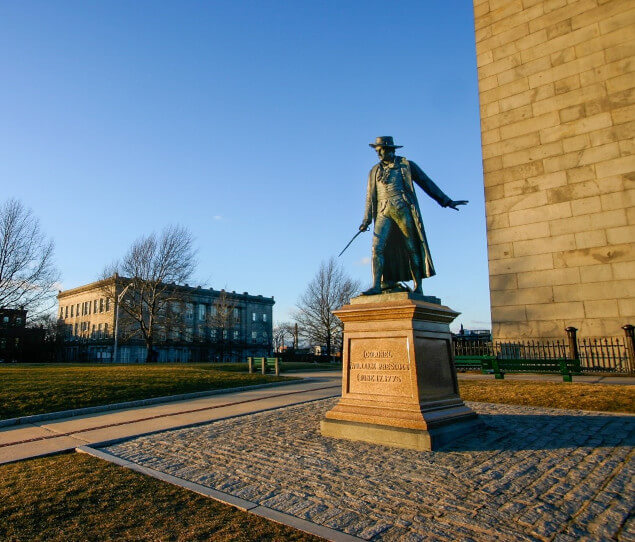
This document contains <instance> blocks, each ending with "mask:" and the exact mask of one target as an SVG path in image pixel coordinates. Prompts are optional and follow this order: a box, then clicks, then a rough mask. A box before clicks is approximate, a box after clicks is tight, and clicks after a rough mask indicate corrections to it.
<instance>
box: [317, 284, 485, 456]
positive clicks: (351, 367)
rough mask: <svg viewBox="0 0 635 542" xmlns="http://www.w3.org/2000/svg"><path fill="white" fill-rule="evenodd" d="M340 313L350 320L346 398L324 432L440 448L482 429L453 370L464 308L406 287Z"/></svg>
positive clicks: (346, 341)
mask: <svg viewBox="0 0 635 542" xmlns="http://www.w3.org/2000/svg"><path fill="white" fill-rule="evenodd" d="M335 314H336V315H337V316H338V317H339V318H340V319H341V320H342V322H344V352H343V357H342V364H343V367H342V369H343V373H342V397H341V399H340V400H339V402H338V404H337V405H335V407H334V408H333V409H332V410H330V411H329V412H327V413H326V419H325V420H324V421H322V425H321V428H322V434H323V435H324V436H329V437H335V438H345V439H349V440H359V441H365V442H375V443H377V444H384V445H389V446H400V447H403V448H410V449H415V450H435V449H438V448H439V447H440V446H443V445H445V444H447V443H448V442H450V441H451V440H452V439H454V438H457V437H458V436H460V435H463V434H465V433H466V432H471V431H473V430H475V429H476V427H477V426H478V425H479V422H478V420H477V418H476V414H475V413H474V412H473V411H472V410H471V409H470V408H469V407H467V406H466V405H465V404H464V403H463V401H461V397H460V396H459V387H458V382H457V380H456V372H455V370H454V363H453V355H452V337H451V334H450V326H449V324H450V322H452V321H453V320H454V319H455V318H456V316H457V315H458V313H457V312H455V311H453V310H452V309H450V308H448V307H445V306H443V305H441V304H437V303H430V300H429V298H425V297H424V296H422V295H417V294H414V293H412V292H402V293H390V294H381V295H374V296H360V297H357V298H354V299H352V300H351V302H350V304H349V305H345V306H344V307H342V308H341V309H340V310H338V311H335Z"/></svg>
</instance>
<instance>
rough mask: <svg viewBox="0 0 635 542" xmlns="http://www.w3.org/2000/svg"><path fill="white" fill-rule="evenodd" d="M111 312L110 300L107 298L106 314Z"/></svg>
mask: <svg viewBox="0 0 635 542" xmlns="http://www.w3.org/2000/svg"><path fill="white" fill-rule="evenodd" d="M109 310H110V298H109V297H107V298H106V312H108V311H109Z"/></svg>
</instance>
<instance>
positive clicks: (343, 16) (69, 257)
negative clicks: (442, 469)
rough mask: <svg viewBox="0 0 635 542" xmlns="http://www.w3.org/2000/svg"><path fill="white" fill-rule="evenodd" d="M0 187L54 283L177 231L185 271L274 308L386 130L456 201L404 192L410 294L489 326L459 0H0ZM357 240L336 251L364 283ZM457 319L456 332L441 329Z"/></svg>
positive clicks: (299, 275)
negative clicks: (419, 271)
mask: <svg viewBox="0 0 635 542" xmlns="http://www.w3.org/2000/svg"><path fill="white" fill-rule="evenodd" d="M0 50H2V54H1V55H0V73H1V74H2V84H1V85H0V119H1V122H0V179H1V182H2V194H3V196H2V198H3V199H5V198H6V197H17V198H19V199H20V200H22V201H23V203H24V204H25V205H27V206H28V207H30V208H31V209H32V210H33V212H34V213H35V214H36V215H37V216H38V217H39V218H40V220H41V222H42V226H43V228H44V230H45V231H46V232H47V233H48V234H49V235H50V236H51V237H53V239H54V240H55V243H56V261H57V264H58V266H59V268H60V270H61V273H62V276H63V281H62V287H63V288H64V289H67V288H72V287H75V286H78V285H81V284H84V283H87V282H90V281H92V280H95V279H96V278H97V276H98V275H99V273H100V271H101V270H102V269H103V267H104V265H105V264H107V263H109V262H110V261H112V260H113V259H115V258H117V257H120V256H122V255H123V254H124V253H125V251H126V249H127V247H128V246H129V245H130V243H131V242H132V241H133V240H134V239H135V238H137V237H138V236H139V235H141V234H145V233H149V232H151V231H153V230H159V229H161V228H162V227H163V226H164V225H166V224H169V223H180V224H182V225H185V226H187V227H188V228H189V229H190V230H191V231H192V232H193V234H194V236H195V238H196V245H197V248H198V251H199V253H198V257H199V266H198V273H197V278H196V280H195V281H193V282H196V283H203V284H205V285H206V286H211V287H214V288H218V289H220V288H223V287H225V288H228V289H229V290H237V291H240V292H242V291H249V292H250V293H256V294H258V293H260V294H263V295H268V296H275V298H276V301H277V303H276V306H275V307H274V317H275V319H276V320H286V319H288V318H289V311H290V310H292V308H293V306H294V304H295V303H296V301H297V299H298V296H299V295H300V294H301V292H302V291H303V289H304V288H305V286H306V284H307V283H308V281H309V280H310V279H311V278H312V277H313V275H314V274H315V272H316V270H317V269H318V267H319V264H320V261H322V260H325V259H328V258H329V257H330V256H332V255H337V253H338V252H339V251H340V250H341V249H342V248H343V246H344V245H345V244H346V242H348V240H349V238H350V237H351V236H352V235H353V234H354V233H355V232H356V231H357V228H358V226H359V224H360V222H361V218H362V211H363V204H364V198H365V189H366V178H367V173H368V170H369V169H370V167H371V166H372V165H373V164H374V163H375V162H376V155H375V153H374V151H373V150H372V149H371V148H370V147H369V146H368V143H370V142H371V141H373V140H374V138H375V137H376V136H378V135H392V136H394V138H395V140H396V142H397V143H398V144H402V145H404V148H403V149H400V150H399V151H398V152H399V153H400V154H402V155H403V156H406V157H408V158H409V159H411V160H414V161H415V162H417V163H418V164H419V165H420V166H421V167H422V169H423V170H424V171H425V172H426V173H427V174H428V175H429V176H430V177H431V178H432V179H433V180H434V181H435V182H436V183H437V184H438V185H439V186H440V187H441V188H442V189H443V190H444V191H445V192H446V193H447V194H448V195H449V196H450V197H452V198H454V199H468V200H470V204H469V205H468V206H467V207H465V208H463V209H462V210H461V211H460V212H459V213H457V212H455V211H452V210H450V209H443V208H441V207H439V206H438V205H437V204H436V203H435V202H434V201H433V200H431V199H430V198H428V197H427V196H426V195H425V194H424V193H423V192H421V191H418V195H419V203H420V206H421V210H422V213H423V215H424V222H425V224H426V230H427V234H428V240H429V243H430V246H431V251H432V256H433V259H434V262H435V266H436V268H437V273H438V275H437V276H436V277H433V278H431V279H428V280H426V281H424V291H425V292H426V293H428V294H434V295H437V296H439V297H441V298H442V301H443V302H444V303H445V304H447V305H449V306H451V307H452V308H453V309H455V310H457V311H460V312H461V313H463V314H462V315H461V316H460V317H459V319H457V321H456V325H457V326H458V324H459V323H460V322H462V323H463V324H464V325H465V326H466V327H471V328H481V327H488V326H489V319H490V313H489V293H488V282H487V256H486V240H485V217H484V202H483V181H482V168H481V149H480V130H479V114H478V93H477V75H476V59H475V46H474V28H473V15H472V3H471V2H470V1H468V0H445V1H443V2H436V1H435V2H433V1H421V0H414V1H409V0H401V1H399V2H390V3H388V2H385V1H375V0H364V1H347V2H342V1H341V0H327V1H320V2H309V1H306V2H305V1H297V0H289V1H235V2H224V1H223V2H221V1H178V2H177V1H170V2H166V1H158V0H154V1H139V0H135V1H134V2H130V1H126V2H123V1H121V2H120V1H115V0H109V1H108V2H101V1H86V0H82V1H76V2H73V1H57V2H50V1H39V2H36V1H30V0H21V1H19V2H18V1H15V2H2V3H1V4H0ZM370 243H371V235H370V234H369V233H368V234H365V235H363V236H360V238H358V241H356V243H355V244H354V245H353V246H351V248H350V249H349V250H348V251H347V252H346V253H345V254H344V255H343V256H342V257H341V258H340V260H341V262H342V263H343V265H344V266H345V268H346V270H347V271H348V272H349V273H350V274H351V275H353V276H354V277H357V278H359V279H361V280H362V281H363V283H364V285H368V284H369V283H370V266H369V264H368V263H367V261H368V256H369V255H370ZM455 327H456V326H455Z"/></svg>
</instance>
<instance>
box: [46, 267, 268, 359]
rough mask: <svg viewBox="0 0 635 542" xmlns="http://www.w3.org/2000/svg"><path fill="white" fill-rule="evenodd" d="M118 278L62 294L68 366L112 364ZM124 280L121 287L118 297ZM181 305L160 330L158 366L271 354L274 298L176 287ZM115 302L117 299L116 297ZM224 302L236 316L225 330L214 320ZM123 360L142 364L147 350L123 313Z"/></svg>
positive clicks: (173, 306) (156, 343) (120, 355)
mask: <svg viewBox="0 0 635 542" xmlns="http://www.w3.org/2000/svg"><path fill="white" fill-rule="evenodd" d="M114 282H115V280H114V278H109V279H105V280H102V281H98V282H93V283H91V284H86V285H84V286H79V287H77V288H73V289H72V290H66V291H63V292H60V293H59V294H58V296H57V299H58V304H59V308H58V323H59V324H60V329H61V330H62V331H61V332H62V335H63V348H62V350H63V359H64V360H65V361H98V362H99V361H102V362H111V361H113V349H114V329H115V313H116V306H115V303H114V302H113V300H112V298H111V297H109V296H107V295H106V294H105V289H106V288H108V287H110V288H112V287H113V285H114ZM122 285H125V279H123V278H121V279H120V280H119V281H118V282H117V286H116V288H117V292H116V293H117V295H118V294H119V293H120V292H121V290H122V289H123V287H125V286H122ZM176 288H177V290H178V293H179V297H180V301H179V302H178V303H171V306H170V310H171V312H172V314H173V315H174V314H175V315H176V318H173V319H172V320H171V322H170V325H169V326H168V325H165V326H162V325H159V326H158V327H157V330H156V335H155V341H154V350H155V351H156V354H157V361H159V362H205V361H239V360H242V359H244V358H245V357H246V356H266V355H269V354H270V353H271V349H272V346H271V343H272V308H273V305H274V299H273V297H264V296H262V295H250V294H248V293H247V292H243V293H242V294H237V293H236V292H225V291H223V290H221V291H219V290H214V289H211V288H210V289H207V288H201V287H200V286H198V287H190V286H188V285H185V286H177V287H176ZM115 297H116V296H115ZM219 298H224V299H225V300H226V303H227V304H230V305H231V307H232V308H231V312H232V317H231V319H230V322H229V323H227V324H226V325H220V324H218V322H216V321H215V318H214V312H215V311H216V310H217V306H218V303H219ZM119 318H120V320H119V328H120V329H119V339H118V343H119V346H118V350H119V351H118V356H117V357H118V360H119V361H120V362H122V363H137V362H143V361H145V359H146V348H145V343H144V341H143V339H142V337H141V336H140V335H139V334H138V333H137V334H131V333H132V332H133V331H134V329H135V326H134V323H131V322H130V320H129V319H126V317H125V314H124V311H123V310H120V311H119Z"/></svg>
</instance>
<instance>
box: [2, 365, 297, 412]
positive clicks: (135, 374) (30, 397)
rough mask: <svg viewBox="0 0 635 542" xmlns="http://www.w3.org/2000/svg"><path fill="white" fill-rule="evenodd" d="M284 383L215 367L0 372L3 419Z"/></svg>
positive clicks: (74, 367) (7, 369)
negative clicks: (269, 383)
mask: <svg viewBox="0 0 635 542" xmlns="http://www.w3.org/2000/svg"><path fill="white" fill-rule="evenodd" d="M245 367H246V364H245ZM245 370H246V369H245ZM285 379H286V378H285V377H276V376H271V375H261V374H246V373H245V372H242V373H239V372H229V371H220V370H218V365H215V364H211V363H206V364H174V365H172V364H170V365H163V364H161V365H88V364H83V365H61V364H60V365H50V364H41V365H28V364H25V365H5V366H0V419H6V418H14V417H18V416H28V415H30V414H41V413H44V412H55V411H58V410H68V409H73V408H81V407H89V406H96V405H107V404H110V403H119V402H122V401H132V400H135V399H148V398H150V397H161V396H164V395H176V394H179V393H190V392H195V391H205V390H216V389H223V388H233V387H239V386H249V385H253V384H262V383H265V382H276V381H280V380H285Z"/></svg>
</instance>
